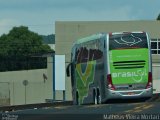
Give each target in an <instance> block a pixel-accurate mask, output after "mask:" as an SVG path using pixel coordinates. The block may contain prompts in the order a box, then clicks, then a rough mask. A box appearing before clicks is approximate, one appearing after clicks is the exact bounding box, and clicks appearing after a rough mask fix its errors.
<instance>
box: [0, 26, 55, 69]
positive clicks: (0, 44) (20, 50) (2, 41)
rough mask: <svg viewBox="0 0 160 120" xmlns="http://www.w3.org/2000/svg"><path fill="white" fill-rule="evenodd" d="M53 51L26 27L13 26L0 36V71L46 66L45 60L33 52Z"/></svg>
mask: <svg viewBox="0 0 160 120" xmlns="http://www.w3.org/2000/svg"><path fill="white" fill-rule="evenodd" d="M48 52H53V50H51V49H50V47H49V46H48V45H43V44H42V37H41V36H40V35H38V34H37V33H34V32H32V31H30V30H28V27H25V26H20V27H13V29H12V30H11V31H10V32H9V33H8V34H4V35H2V36H1V37H0V71H12V70H24V69H39V68H46V66H47V60H46V58H41V57H32V56H33V55H34V54H37V53H39V54H44V53H48Z"/></svg>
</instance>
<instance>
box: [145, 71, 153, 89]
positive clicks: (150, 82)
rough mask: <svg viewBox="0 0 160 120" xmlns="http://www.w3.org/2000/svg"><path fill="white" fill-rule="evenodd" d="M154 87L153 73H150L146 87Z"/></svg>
mask: <svg viewBox="0 0 160 120" xmlns="http://www.w3.org/2000/svg"><path fill="white" fill-rule="evenodd" d="M150 87H152V73H151V72H149V73H148V83H147V85H146V89H147V88H150Z"/></svg>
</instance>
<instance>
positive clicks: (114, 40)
mask: <svg viewBox="0 0 160 120" xmlns="http://www.w3.org/2000/svg"><path fill="white" fill-rule="evenodd" d="M131 48H148V44H147V36H146V33H124V34H115V35H112V36H110V38H109V49H110V50H114V49H131Z"/></svg>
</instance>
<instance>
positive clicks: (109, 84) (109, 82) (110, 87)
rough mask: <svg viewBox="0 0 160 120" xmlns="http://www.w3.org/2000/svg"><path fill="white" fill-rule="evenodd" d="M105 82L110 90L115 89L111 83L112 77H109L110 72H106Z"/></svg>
mask: <svg viewBox="0 0 160 120" xmlns="http://www.w3.org/2000/svg"><path fill="white" fill-rule="evenodd" d="M107 81H108V82H107V83H108V88H109V89H111V90H115V87H114V85H113V83H112V77H111V74H108V75H107Z"/></svg>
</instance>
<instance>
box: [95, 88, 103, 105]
mask: <svg viewBox="0 0 160 120" xmlns="http://www.w3.org/2000/svg"><path fill="white" fill-rule="evenodd" d="M93 101H94V104H95V105H97V104H101V103H102V101H101V95H100V92H99V89H97V91H96V90H94V91H93Z"/></svg>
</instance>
